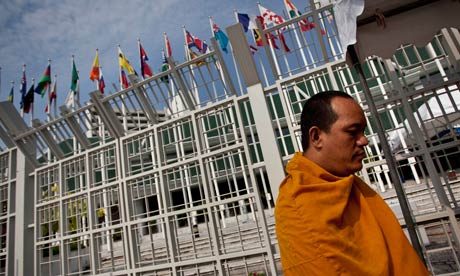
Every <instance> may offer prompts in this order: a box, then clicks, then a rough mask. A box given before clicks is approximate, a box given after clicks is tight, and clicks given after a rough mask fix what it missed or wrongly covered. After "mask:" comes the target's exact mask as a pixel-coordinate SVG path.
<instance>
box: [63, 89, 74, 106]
mask: <svg viewBox="0 0 460 276" xmlns="http://www.w3.org/2000/svg"><path fill="white" fill-rule="evenodd" d="M75 94H76V93H75V92H74V91H69V94H67V97H66V98H65V105H66V106H67V107H68V108H70V107H74V106H75V104H74V102H75Z"/></svg>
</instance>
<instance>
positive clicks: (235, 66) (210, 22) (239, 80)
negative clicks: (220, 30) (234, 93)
mask: <svg viewBox="0 0 460 276" xmlns="http://www.w3.org/2000/svg"><path fill="white" fill-rule="evenodd" d="M209 24H210V25H211V32H212V33H213V35H214V30H213V25H214V22H213V21H212V17H211V16H209ZM228 47H229V48H230V55H231V56H232V60H233V66H234V68H235V72H236V79H237V81H238V86H239V88H240V93H242V92H243V86H242V84H241V77H240V72H239V70H236V69H237V68H238V67H237V65H236V60H235V55H234V54H233V48H232V44H231V43H230V42H229V43H228Z"/></svg>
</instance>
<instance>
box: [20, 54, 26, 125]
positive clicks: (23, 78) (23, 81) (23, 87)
mask: <svg viewBox="0 0 460 276" xmlns="http://www.w3.org/2000/svg"><path fill="white" fill-rule="evenodd" d="M26 94H27V82H26V64H25V63H24V64H23V65H22V76H21V102H22V107H21V117H22V119H23V120H24V98H25V96H26Z"/></svg>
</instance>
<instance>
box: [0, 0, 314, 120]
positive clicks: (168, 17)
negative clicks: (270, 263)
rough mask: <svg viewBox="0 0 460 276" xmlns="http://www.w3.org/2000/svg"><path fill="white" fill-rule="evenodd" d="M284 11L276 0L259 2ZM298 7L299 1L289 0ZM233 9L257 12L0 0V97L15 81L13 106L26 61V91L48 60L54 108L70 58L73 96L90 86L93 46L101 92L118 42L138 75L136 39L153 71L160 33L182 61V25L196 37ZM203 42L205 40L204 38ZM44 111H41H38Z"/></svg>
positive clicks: (242, 3) (154, 3)
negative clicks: (75, 79) (76, 86)
mask: <svg viewBox="0 0 460 276" xmlns="http://www.w3.org/2000/svg"><path fill="white" fill-rule="evenodd" d="M259 2H260V3H261V4H262V5H263V6H264V7H266V8H269V9H271V10H273V11H274V12H276V13H278V14H283V12H284V11H283V10H284V3H283V1H282V0H267V1H259ZM291 2H292V3H294V5H296V6H297V7H298V8H299V9H300V10H301V9H303V7H304V6H306V1H305V2H304V1H300V0H291ZM234 10H237V11H238V12H241V13H248V14H258V13H259V11H258V7H257V2H256V1H247V0H193V1H189V0H129V1H128V0H110V1H109V0H77V1H75V0H61V1H56V0H55V1H52V0H9V1H1V2H0V67H1V72H0V73H1V75H0V77H1V83H0V101H6V100H7V98H8V94H9V92H10V90H11V81H14V102H13V103H14V105H15V106H16V107H17V108H18V110H19V101H20V91H19V89H20V83H21V76H22V68H23V64H26V76H27V88H29V87H30V85H31V83H32V82H31V79H32V78H35V84H36V83H37V82H38V80H39V79H40V78H41V77H42V75H43V73H44V71H45V69H46V67H47V65H48V59H51V75H52V79H53V80H54V76H55V75H57V94H58V98H57V105H58V106H61V105H63V104H64V102H65V98H66V96H67V94H68V92H69V90H70V85H71V73H72V55H74V57H75V64H76V67H77V70H78V71H79V76H80V97H81V98H80V99H81V100H80V101H81V103H82V104H83V103H85V102H86V101H88V99H89V96H88V94H89V93H90V92H92V91H94V90H95V83H93V82H91V80H90V79H89V73H90V69H91V65H92V63H93V59H94V56H95V53H96V48H97V49H99V63H100V66H101V67H102V71H103V74H104V80H105V82H106V85H107V87H106V90H108V91H111V92H112V93H113V92H116V91H114V89H113V86H112V83H115V84H117V86H118V75H119V71H118V48H117V47H118V45H120V46H121V49H122V50H123V52H124V54H125V56H126V57H127V59H128V60H129V61H130V63H131V64H132V65H133V67H134V68H135V69H136V70H137V71H138V72H140V59H139V52H138V51H139V50H138V43H137V41H138V39H140V41H141V44H142V47H143V48H144V50H145V51H146V52H147V55H148V58H149V61H148V64H149V65H150V67H151V68H152V69H153V71H154V72H159V71H160V68H161V63H162V56H161V51H162V49H164V39H163V33H164V32H166V33H167V35H168V38H169V40H170V42H171V46H172V52H173V57H174V59H175V60H176V61H177V62H183V61H184V60H185V57H184V56H185V55H184V35H183V28H182V27H183V26H185V27H186V29H187V30H188V31H189V32H191V33H192V34H193V35H195V36H197V37H199V38H200V39H202V40H207V41H208V42H209V38H210V37H211V36H212V33H211V28H210V24H209V16H211V17H212V19H213V21H214V23H216V24H218V25H219V27H220V28H221V29H223V30H225V28H226V27H228V26H230V25H232V24H235V16H234ZM208 44H209V43H208ZM46 104H47V99H46V96H45V97H44V98H43V99H42V98H40V96H39V95H37V94H36V96H35V117H39V118H40V117H41V116H40V114H41V113H43V110H44V109H45V106H46ZM42 115H43V114H42Z"/></svg>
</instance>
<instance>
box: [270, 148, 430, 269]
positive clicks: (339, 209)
mask: <svg viewBox="0 0 460 276" xmlns="http://www.w3.org/2000/svg"><path fill="white" fill-rule="evenodd" d="M286 171H287V174H288V175H287V177H286V178H285V179H284V180H283V182H282V183H281V186H280V191H279V196H278V200H277V203H276V207H275V221H276V234H277V237H278V243H279V248H280V254H281V264H282V266H283V271H284V275H286V276H290V275H298V276H303V275H328V276H329V275H331V276H332V275H350V276H351V275H353V276H357V275H369V276H372V275H416V276H418V275H430V273H429V272H428V270H427V269H426V267H425V266H424V264H423V262H422V261H421V260H420V258H419V257H418V255H417V253H416V252H415V250H414V249H413V248H412V246H411V244H410V243H409V241H408V240H407V238H406V236H405V235H404V232H403V231H402V229H401V226H400V224H399V222H398V220H397V219H396V217H395V215H394V214H393V212H392V211H391V209H390V208H389V207H388V205H387V204H386V203H385V201H384V200H383V199H382V198H381V197H380V196H379V195H378V194H377V193H376V192H375V191H374V190H372V189H371V188H370V187H369V186H368V185H367V184H366V183H364V182H363V181H362V180H361V179H360V178H359V177H357V176H355V175H350V176H347V177H337V176H334V175H332V174H330V173H328V172H327V171H326V170H324V169H323V168H321V167H320V166H318V165H317V164H315V163H314V162H312V161H310V160H309V159H307V158H305V157H304V156H303V155H302V153H296V154H295V155H294V157H293V159H292V160H291V161H290V162H289V163H288V165H287V167H286Z"/></svg>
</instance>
